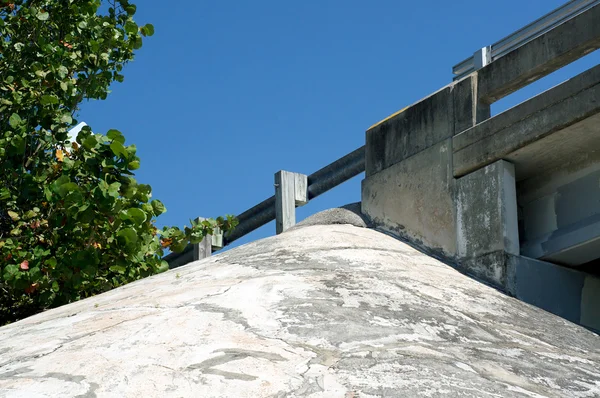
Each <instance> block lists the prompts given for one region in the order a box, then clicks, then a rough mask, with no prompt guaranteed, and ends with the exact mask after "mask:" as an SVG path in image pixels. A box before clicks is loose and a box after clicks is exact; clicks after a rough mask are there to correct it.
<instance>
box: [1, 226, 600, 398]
mask: <svg viewBox="0 0 600 398" xmlns="http://www.w3.org/2000/svg"><path fill="white" fill-rule="evenodd" d="M177 274H178V275H179V277H177V276H176V275H177ZM0 353H1V354H0V397H57V396H60V397H76V396H80V397H104V396H119V397H138V396H143V397H152V396H157V397H171V396H172V397H181V396H202V397H323V398H325V397H326V398H330V397H340V398H347V397H353V398H358V397H382V396H385V397H404V396H410V397H413V396H414V397H417V396H429V397H434V396H435V397H456V396H460V397H484V396H488V397H512V396H514V397H565V396H569V397H591V396H600V370H598V369H600V337H599V336H598V335H596V334H593V333H591V332H589V331H588V330H586V329H583V328H581V327H579V326H576V325H574V324H571V323H569V322H567V321H565V320H564V319H561V318H559V317H556V316H553V315H551V314H549V313H547V312H544V311H541V310H539V309H537V308H535V307H532V306H529V305H527V304H524V303H522V302H519V301H517V300H515V299H513V298H510V297H508V296H505V295H503V294H502V293H500V292H498V291H497V290H494V289H493V288H491V287H489V286H487V285H484V284H482V283H479V282H477V281H475V280H473V279H471V278H469V277H467V276H465V275H462V274H460V273H459V272H457V271H456V270H454V269H453V268H451V267H449V266H447V265H445V264H443V263H441V262H440V261H437V260H435V259H433V258H431V257H428V256H427V255H425V254H422V253H420V252H418V251H417V250H415V249H414V248H412V247H410V246H408V245H407V244H404V243H402V242H400V241H398V240H396V239H393V238H392V237H389V236H387V235H385V234H382V233H379V232H376V231H373V230H370V229H367V228H358V227H356V226H352V225H342V224H336V225H305V226H303V227H301V228H296V229H293V230H290V231H288V232H286V233H284V234H281V235H279V236H277V237H273V238H268V239H264V240H261V241H258V242H254V243H250V244H247V245H245V246H242V247H239V248H237V249H233V250H230V251H228V252H225V253H222V254H219V255H216V256H213V257H210V258H208V259H205V260H202V261H199V262H195V263H192V264H189V265H187V266H184V267H181V268H178V269H177V270H173V271H169V272H166V273H164V274H161V275H156V276H154V277H151V278H147V279H144V280H141V281H138V282H135V283H131V284H129V285H126V286H123V287H121V288H118V289H115V290H113V291H110V292H107V293H105V294H102V295H99V296H96V297H92V298H90V299H86V300H82V301H80V302H77V303H73V304H70V305H67V306H64V307H61V308H57V309H54V310H51V311H47V312H45V313H42V314H38V315H36V316H33V317H31V318H28V319H25V320H23V321H20V322H17V323H15V324H12V325H8V326H5V327H3V328H0Z"/></svg>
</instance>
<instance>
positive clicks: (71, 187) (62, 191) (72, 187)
mask: <svg viewBox="0 0 600 398" xmlns="http://www.w3.org/2000/svg"><path fill="white" fill-rule="evenodd" d="M74 191H79V186H77V184H75V183H74V182H68V183H66V184H62V185H61V186H60V187H59V188H58V194H59V195H60V196H61V197H63V198H64V197H65V196H67V195H68V194H69V193H71V192H74Z"/></svg>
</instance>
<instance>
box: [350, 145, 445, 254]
mask: <svg viewBox="0 0 600 398" xmlns="http://www.w3.org/2000/svg"><path fill="white" fill-rule="evenodd" d="M451 141H452V139H451V138H449V139H446V140H445V141H442V142H440V143H438V144H436V145H434V146H432V147H430V148H428V149H426V150H424V151H421V152H419V153H417V154H416V155H413V156H411V157H410V158H408V159H405V160H404V161H402V162H400V163H397V164H395V165H393V166H391V167H388V168H387V169H385V170H382V171H380V172H379V173H377V174H374V175H371V176H369V177H367V178H365V179H364V180H363V184H362V212H363V213H364V214H365V215H366V216H367V217H368V218H369V220H370V221H371V222H372V223H373V225H374V226H376V227H377V228H380V229H382V230H385V231H388V232H391V233H393V234H395V235H397V236H400V237H402V238H405V239H408V240H410V241H411V242H414V243H416V244H418V245H422V246H425V247H427V248H428V249H430V250H433V251H436V252H439V253H440V255H443V256H446V257H454V256H455V255H456V221H455V204H454V181H455V180H454V178H453V177H452V142H451Z"/></svg>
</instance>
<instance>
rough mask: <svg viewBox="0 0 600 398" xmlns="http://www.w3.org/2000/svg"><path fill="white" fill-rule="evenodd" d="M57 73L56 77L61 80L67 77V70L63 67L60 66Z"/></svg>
mask: <svg viewBox="0 0 600 398" xmlns="http://www.w3.org/2000/svg"><path fill="white" fill-rule="evenodd" d="M57 72H58V76H59V77H60V78H61V79H64V78H65V77H66V76H67V74H68V73H69V70H68V69H67V68H66V67H65V66H64V65H61V66H59V67H58V70H57Z"/></svg>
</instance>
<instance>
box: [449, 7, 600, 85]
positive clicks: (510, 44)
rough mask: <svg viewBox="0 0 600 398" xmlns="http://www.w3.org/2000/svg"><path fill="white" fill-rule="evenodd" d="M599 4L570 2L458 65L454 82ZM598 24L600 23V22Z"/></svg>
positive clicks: (453, 70)
mask: <svg viewBox="0 0 600 398" xmlns="http://www.w3.org/2000/svg"><path fill="white" fill-rule="evenodd" d="M598 4H600V0H571V1H569V2H568V3H566V4H564V5H562V6H560V7H558V8H557V9H555V10H554V11H552V12H550V13H548V14H546V15H544V16H543V17H541V18H539V19H537V20H536V21H534V22H532V23H530V24H529V25H527V26H525V27H524V28H522V29H519V30H517V31H516V32H514V33H512V34H510V35H508V36H506V37H505V38H504V39H502V40H499V41H497V42H496V43H494V44H492V45H491V46H487V47H484V48H482V49H481V50H478V51H476V52H475V54H474V55H473V56H472V57H469V58H467V59H465V60H464V61H462V62H460V63H458V64H456V65H455V66H454V67H453V68H452V73H453V74H454V75H455V77H454V80H458V79H462V78H463V77H465V76H467V75H469V74H471V73H473V72H475V71H476V70H478V69H481V68H482V67H484V66H485V65H487V64H489V63H490V62H493V61H495V60H497V59H498V58H500V57H503V56H504V55H506V54H508V53H509V52H511V51H514V50H516V49H517V48H519V47H522V46H523V45H525V44H527V43H529V42H530V41H532V40H534V39H536V38H538V37H540V36H541V35H543V34H544V33H546V32H548V31H550V30H552V29H554V28H555V27H557V26H558V25H561V24H563V23H565V22H567V21H569V20H571V19H573V18H575V17H576V16H578V15H580V14H582V13H584V12H586V11H587V10H589V9H591V8H592V7H594V6H596V5H598ZM598 23H600V21H599V22H598Z"/></svg>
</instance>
